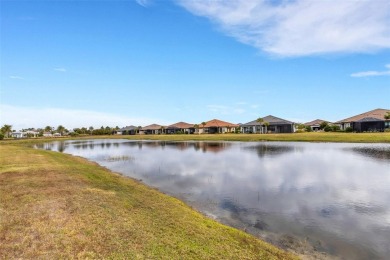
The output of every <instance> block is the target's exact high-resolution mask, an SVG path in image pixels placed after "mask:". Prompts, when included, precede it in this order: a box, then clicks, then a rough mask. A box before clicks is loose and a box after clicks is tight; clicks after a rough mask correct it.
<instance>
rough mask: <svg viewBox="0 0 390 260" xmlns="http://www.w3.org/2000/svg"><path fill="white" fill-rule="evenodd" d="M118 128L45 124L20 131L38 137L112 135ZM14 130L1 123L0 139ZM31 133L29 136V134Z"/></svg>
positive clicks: (10, 135) (7, 136)
mask: <svg viewBox="0 0 390 260" xmlns="http://www.w3.org/2000/svg"><path fill="white" fill-rule="evenodd" d="M118 130H119V127H118V126H116V127H110V126H106V127H104V126H102V127H100V128H96V129H95V128H94V127H93V126H90V127H88V128H87V127H81V128H73V129H72V130H69V129H67V128H65V127H64V126H63V125H59V126H57V127H52V126H46V127H44V128H38V129H35V128H26V129H22V132H25V133H27V134H26V135H27V137H31V136H33V135H34V134H32V133H28V132H36V133H37V134H36V135H37V136H38V137H43V136H50V135H57V136H78V135H112V134H115V133H116V132H117V131H118ZM14 132H16V131H15V130H14V129H12V125H7V124H5V125H3V126H2V127H1V128H0V140H2V139H4V138H10V137H12V133H14ZM30 135H31V136H30Z"/></svg>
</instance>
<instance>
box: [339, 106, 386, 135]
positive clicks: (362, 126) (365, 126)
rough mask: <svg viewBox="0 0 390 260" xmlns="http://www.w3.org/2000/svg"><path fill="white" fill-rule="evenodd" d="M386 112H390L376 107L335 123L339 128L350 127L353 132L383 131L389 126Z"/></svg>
mask: <svg viewBox="0 0 390 260" xmlns="http://www.w3.org/2000/svg"><path fill="white" fill-rule="evenodd" d="M386 113H390V110H389V109H380V108H378V109H374V110H371V111H368V112H365V113H362V114H359V115H356V116H352V117H349V118H346V119H343V120H340V121H337V122H336V123H335V124H336V125H338V126H340V129H341V130H346V129H347V128H348V127H351V128H352V131H355V132H383V131H384V130H385V129H386V128H387V129H389V128H390V121H388V120H387V121H386V120H385V115H386Z"/></svg>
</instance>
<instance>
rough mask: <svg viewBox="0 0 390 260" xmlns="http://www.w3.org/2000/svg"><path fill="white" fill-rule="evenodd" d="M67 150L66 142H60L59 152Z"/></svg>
mask: <svg viewBox="0 0 390 260" xmlns="http://www.w3.org/2000/svg"><path fill="white" fill-rule="evenodd" d="M65 148H66V145H65V142H60V143H59V144H58V146H57V150H58V151H59V152H61V153H62V152H63V151H65Z"/></svg>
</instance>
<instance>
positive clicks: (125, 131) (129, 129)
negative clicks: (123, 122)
mask: <svg viewBox="0 0 390 260" xmlns="http://www.w3.org/2000/svg"><path fill="white" fill-rule="evenodd" d="M137 132H138V127H137V126H134V125H130V126H126V127H122V128H121V129H119V130H118V131H116V134H117V135H135V134H136V133H137Z"/></svg>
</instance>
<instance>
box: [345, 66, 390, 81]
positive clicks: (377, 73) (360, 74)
mask: <svg viewBox="0 0 390 260" xmlns="http://www.w3.org/2000/svg"><path fill="white" fill-rule="evenodd" d="M385 67H386V68H387V70H384V71H375V70H370V71H362V72H356V73H352V74H351V77H357V78H361V77H372V76H390V64H387V65H385Z"/></svg>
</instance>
